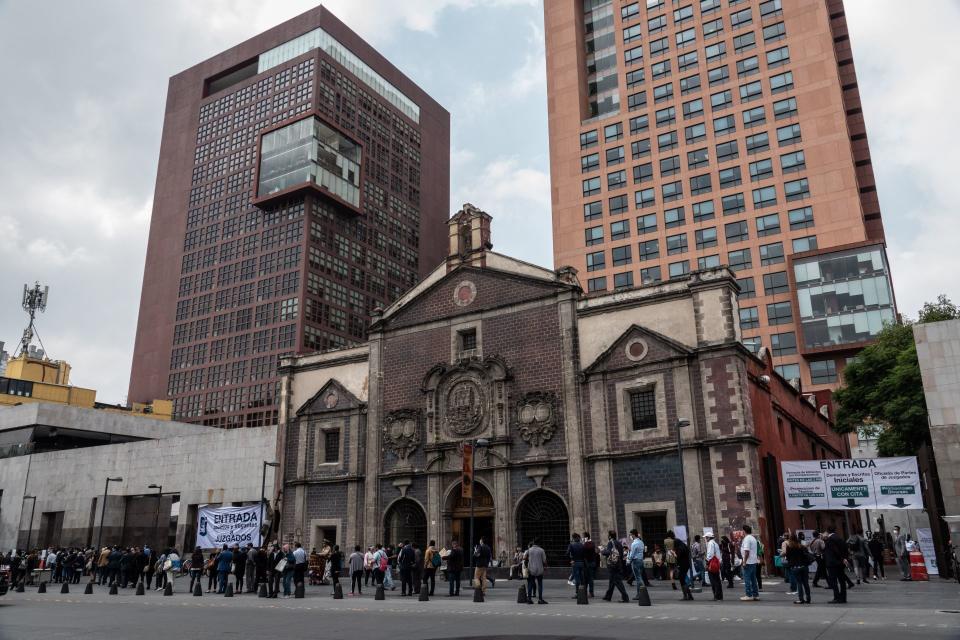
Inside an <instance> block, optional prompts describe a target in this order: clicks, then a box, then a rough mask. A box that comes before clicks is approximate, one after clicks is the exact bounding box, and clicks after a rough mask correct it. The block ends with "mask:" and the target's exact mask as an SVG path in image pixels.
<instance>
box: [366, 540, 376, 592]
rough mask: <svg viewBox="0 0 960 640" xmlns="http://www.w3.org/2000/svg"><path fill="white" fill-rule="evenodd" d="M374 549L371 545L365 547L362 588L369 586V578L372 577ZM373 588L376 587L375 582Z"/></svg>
mask: <svg viewBox="0 0 960 640" xmlns="http://www.w3.org/2000/svg"><path fill="white" fill-rule="evenodd" d="M374 552H375V549H374V548H373V545H370V546H369V547H367V552H366V553H365V554H363V586H365V587H368V586H370V577H371V576H372V575H373V554H374ZM373 586H377V581H376V580H374V581H373Z"/></svg>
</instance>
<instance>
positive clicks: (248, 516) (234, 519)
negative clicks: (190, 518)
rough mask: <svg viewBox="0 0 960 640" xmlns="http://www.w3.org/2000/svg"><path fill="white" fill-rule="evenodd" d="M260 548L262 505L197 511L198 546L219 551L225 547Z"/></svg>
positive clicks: (205, 508) (207, 508)
mask: <svg viewBox="0 0 960 640" xmlns="http://www.w3.org/2000/svg"><path fill="white" fill-rule="evenodd" d="M248 542H252V543H253V544H254V546H260V505H257V504H255V505H250V506H246V507H211V506H204V507H200V508H199V509H198V510H197V546H198V547H200V548H202V549H214V548H217V549H219V548H220V547H222V546H223V545H225V544H226V545H229V546H233V545H234V544H238V545H241V546H246V544H247V543H248Z"/></svg>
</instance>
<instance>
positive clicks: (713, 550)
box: [703, 532, 723, 600]
mask: <svg viewBox="0 0 960 640" xmlns="http://www.w3.org/2000/svg"><path fill="white" fill-rule="evenodd" d="M703 537H704V538H705V539H706V541H707V556H706V557H707V574H709V576H710V588H712V589H713V599H714V600H723V578H721V577H720V567H721V557H720V545H719V544H717V542H716V541H715V540H714V539H713V532H709V533H704V534H703Z"/></svg>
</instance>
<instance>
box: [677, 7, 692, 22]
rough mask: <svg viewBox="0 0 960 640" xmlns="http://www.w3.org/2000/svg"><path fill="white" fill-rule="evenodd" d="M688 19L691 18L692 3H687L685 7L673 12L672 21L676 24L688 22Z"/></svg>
mask: <svg viewBox="0 0 960 640" xmlns="http://www.w3.org/2000/svg"><path fill="white" fill-rule="evenodd" d="M690 20H693V5H691V4H688V5H687V6H685V7H680V8H679V9H677V10H676V11H674V12H673V21H674V23H676V24H683V23H684V22H688V21H690Z"/></svg>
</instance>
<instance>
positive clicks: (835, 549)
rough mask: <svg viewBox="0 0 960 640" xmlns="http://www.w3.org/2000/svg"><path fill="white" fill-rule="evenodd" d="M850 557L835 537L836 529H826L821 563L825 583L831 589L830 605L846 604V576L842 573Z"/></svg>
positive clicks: (831, 526) (841, 541)
mask: <svg viewBox="0 0 960 640" xmlns="http://www.w3.org/2000/svg"><path fill="white" fill-rule="evenodd" d="M849 555H850V552H849V550H848V549H847V545H846V543H845V542H844V541H843V539H842V538H841V537H840V536H838V535H837V528H836V527H835V526H833V525H830V526H829V527H827V538H826V540H824V546H823V562H824V564H825V565H826V566H827V582H828V583H829V584H830V588H831V589H833V600H831V601H830V604H845V603H846V602H847V576H846V574H845V573H844V567H845V566H846V563H847V559H848V557H849Z"/></svg>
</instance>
